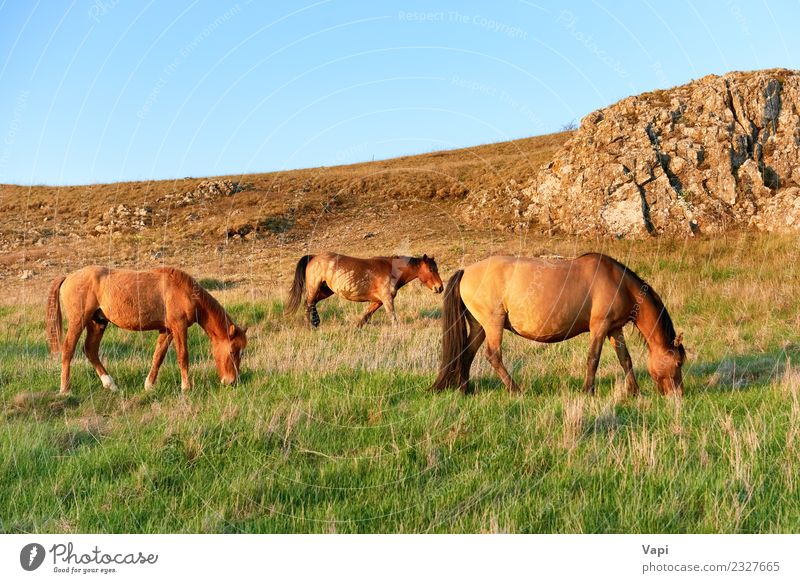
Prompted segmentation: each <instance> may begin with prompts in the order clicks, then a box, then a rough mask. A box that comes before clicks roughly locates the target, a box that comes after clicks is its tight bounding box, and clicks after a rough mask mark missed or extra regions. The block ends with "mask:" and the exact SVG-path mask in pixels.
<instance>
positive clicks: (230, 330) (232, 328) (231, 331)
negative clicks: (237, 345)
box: [228, 324, 236, 338]
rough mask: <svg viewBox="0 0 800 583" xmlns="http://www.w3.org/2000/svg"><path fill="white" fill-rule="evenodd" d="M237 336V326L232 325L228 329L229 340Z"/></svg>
mask: <svg viewBox="0 0 800 583" xmlns="http://www.w3.org/2000/svg"><path fill="white" fill-rule="evenodd" d="M235 335H236V325H235V324H231V325H230V326H229V327H228V338H233V337H234V336H235Z"/></svg>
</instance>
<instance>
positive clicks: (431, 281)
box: [417, 255, 444, 294]
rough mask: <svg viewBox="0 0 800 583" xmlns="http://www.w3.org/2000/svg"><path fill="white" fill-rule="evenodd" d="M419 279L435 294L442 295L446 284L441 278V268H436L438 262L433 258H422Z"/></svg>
mask: <svg viewBox="0 0 800 583" xmlns="http://www.w3.org/2000/svg"><path fill="white" fill-rule="evenodd" d="M417 277H419V280H420V281H421V282H422V284H423V285H425V286H426V287H427V288H428V289H430V290H432V291H433V292H434V293H437V294H440V293H442V290H443V289H444V284H443V283H442V278H441V277H440V276H439V268H438V267H437V266H436V261H435V260H434V258H433V257H428V256H427V255H423V256H422V259H421V260H420V264H419V272H418V274H417Z"/></svg>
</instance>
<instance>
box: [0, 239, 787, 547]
mask: <svg viewBox="0 0 800 583" xmlns="http://www.w3.org/2000/svg"><path fill="white" fill-rule="evenodd" d="M543 246H546V247H547V248H548V249H549V250H551V251H553V252H557V253H563V254H565V255H572V254H574V253H575V252H579V251H588V250H593V249H594V250H604V251H606V252H608V253H610V254H613V255H614V256H616V257H617V258H619V259H620V260H622V261H623V262H625V263H627V264H628V265H630V266H631V267H632V268H634V269H635V270H636V271H637V272H638V273H639V274H640V275H641V276H643V277H644V278H646V279H647V280H649V281H650V283H651V284H652V285H653V287H654V288H655V289H656V290H657V291H658V292H659V293H660V294H661V295H662V297H663V298H664V300H665V303H666V305H667V306H668V308H669V309H670V312H671V314H672V316H673V319H674V321H675V322H676V327H677V329H678V331H683V332H684V341H685V344H686V346H687V348H688V351H689V361H688V363H687V365H686V367H685V369H684V378H685V383H686V396H685V397H684V398H683V399H680V400H676V399H666V398H663V397H660V396H658V395H656V394H654V389H653V385H652V382H651V381H650V380H649V378H648V377H647V375H646V373H645V369H644V364H645V349H644V347H643V345H642V343H641V342H640V341H638V340H633V341H632V342H631V344H632V346H633V351H632V356H633V359H634V365H635V366H636V371H637V376H638V378H639V380H640V384H641V385H642V388H643V392H644V394H643V396H641V397H639V398H627V397H625V396H624V395H623V394H622V391H621V380H622V377H621V371H620V369H619V366H618V364H617V362H616V359H615V357H614V355H613V351H611V350H610V349H609V348H610V347H609V346H606V348H605V350H604V353H603V359H602V362H601V365H600V370H599V393H598V396H596V397H594V398H591V397H586V396H584V395H583V394H581V393H580V391H579V389H580V386H581V382H582V378H581V375H582V373H583V369H584V361H585V357H586V350H587V341H588V338H587V337H585V336H584V337H579V338H576V339H574V340H571V341H568V342H565V343H561V344H555V345H549V346H545V345H537V344H534V343H531V342H527V341H524V340H521V339H519V338H513V337H510V336H508V335H507V336H506V339H505V342H504V349H505V359H506V363H507V364H508V365H509V368H510V369H512V370H513V374H514V375H515V377H516V378H517V380H518V381H519V382H520V384H521V385H522V387H523V388H524V390H525V392H524V395H522V396H520V397H512V396H509V395H507V394H506V393H505V392H504V390H503V389H502V385H501V383H500V381H499V380H498V379H497V378H496V377H495V376H494V374H493V373H492V372H491V370H490V368H489V366H488V365H487V364H486V362H485V360H483V359H482V358H480V359H479V360H478V361H476V367H475V368H474V369H473V374H474V377H475V380H476V386H477V391H476V394H474V395H472V396H469V397H463V396H462V395H460V394H441V395H437V394H431V393H429V392H427V391H426V387H427V386H428V385H429V384H430V383H431V382H432V380H433V377H434V376H435V370H436V366H437V361H438V351H439V334H440V331H439V326H440V322H439V315H440V312H439V302H440V300H441V296H434V295H433V294H431V293H430V292H428V291H427V290H424V289H422V288H421V286H419V284H413V285H411V286H408V288H406V289H404V290H402V291H401V293H400V295H399V296H398V302H397V309H398V312H399V315H400V317H401V320H402V325H401V326H400V327H398V328H392V327H391V326H389V324H388V322H387V319H386V317H385V315H384V314H383V313H382V312H379V313H378V314H377V315H376V317H375V318H374V319H373V323H372V324H371V325H370V326H368V327H367V328H365V329H363V330H356V329H354V327H353V321H354V320H355V319H356V317H357V315H358V314H359V313H360V311H361V310H362V309H363V306H362V305H357V304H347V303H345V302H342V301H341V300H339V299H337V298H332V299H330V300H328V301H326V302H324V303H323V304H321V309H320V314H321V317H322V328H321V329H320V330H319V331H317V332H311V331H309V330H307V329H305V328H304V327H303V326H302V324H301V321H300V319H299V318H292V319H285V318H284V317H283V316H282V315H281V305H282V301H283V293H282V290H281V289H279V288H274V289H271V288H266V289H265V288H263V287H258V286H252V287H251V286H248V285H247V284H246V283H243V284H239V285H236V286H233V287H230V288H229V289H216V290H215V291H213V293H214V294H215V295H217V297H219V298H220V299H221V301H222V302H223V303H224V304H225V305H226V306H227V307H228V308H229V309H230V311H231V312H232V313H233V314H234V316H235V318H236V319H237V321H241V322H244V323H248V324H250V326H251V330H252V334H251V345H250V347H249V348H248V352H247V353H246V355H245V360H244V366H245V369H246V372H245V374H244V378H243V382H242V383H241V384H240V385H238V386H236V387H235V388H224V387H221V386H220V385H219V383H218V382H217V380H216V374H215V371H214V367H213V364H212V362H211V359H210V357H209V355H208V341H207V339H206V338H205V337H204V336H203V335H202V333H201V332H200V331H199V330H198V329H193V330H192V336H191V350H192V353H191V354H192V375H193V379H194V382H195V388H194V390H193V391H192V392H191V393H190V394H189V395H188V396H183V395H181V393H180V390H179V377H178V372H177V367H176V365H175V359H174V353H173V352H170V355H169V357H168V360H167V362H166V363H165V365H164V368H163V369H162V375H161V378H160V381H159V385H158V387H157V388H156V389H154V390H153V391H150V392H145V391H144V388H143V380H144V375H145V374H146V372H147V370H148V367H149V361H150V356H151V354H152V348H153V345H154V341H155V337H154V335H152V334H136V333H130V332H124V331H120V330H116V329H111V330H110V331H109V332H108V333H107V335H106V338H105V340H104V344H103V348H102V353H103V354H104V359H105V362H106V365H107V367H108V368H109V369H110V372H111V374H112V375H114V377H115V378H116V381H117V383H118V385H119V386H120V387H121V389H122V392H120V393H110V392H107V391H105V390H103V389H102V388H101V386H100V383H99V380H98V379H97V378H96V376H95V374H94V371H93V370H92V369H91V367H90V366H89V365H88V363H87V362H86V361H85V359H84V358H83V357H82V356H81V357H77V358H76V362H75V365H74V367H73V374H74V377H73V395H72V396H71V397H69V398H67V399H60V398H58V397H57V396H56V392H57V387H58V384H57V383H58V370H59V366H58V363H57V362H56V361H55V360H53V359H51V358H50V357H49V356H48V354H47V351H46V346H45V340H44V330H43V310H42V303H43V297H42V296H41V294H38V293H37V294H28V295H22V296H20V297H21V299H20V300H19V301H16V302H14V303H10V304H7V305H3V306H2V307H0V399H1V401H2V405H3V413H2V414H3V417H4V419H3V421H2V426H3V430H2V431H0V531H3V532H452V531H454V532H653V531H660V532H797V531H800V488H799V487H800V344H798V342H799V341H800V333H799V332H798V331H799V330H800V306H799V305H798V302H797V298H798V297H799V296H800V272H798V270H797V269H796V267H795V265H794V261H792V260H789V259H790V258H794V257H796V249H797V238H796V237H788V236H786V237H785V236H778V235H763V236H727V237H719V238H713V239H712V238H707V239H691V240H687V241H679V242H674V241H673V242H665V241H657V240H649V241H640V242H631V241H616V242H602V243H600V244H598V243H594V244H593V243H591V242H580V243H577V242H576V241H574V240H547V241H546V242H541V241H540V242H538V244H537V243H536V242H532V241H527V242H525V243H524V244H523V245H522V246H521V247H519V249H520V251H522V252H525V253H535V252H536V251H537V250H540V249H541V248H542V247H543ZM477 253H478V254H479V253H480V252H477ZM471 260H472V259H470V261H471ZM456 263H457V260H456V259H452V258H451V260H449V261H441V260H440V268H441V269H442V275H443V276H449V275H450V273H452V271H453V270H454V269H455V268H456ZM245 268H246V267H242V268H241V269H245ZM240 281H246V279H244V280H240ZM207 283H208V284H209V285H211V287H215V288H216V287H220V286H219V285H212V284H214V283H215V282H212V281H209V282H207ZM37 289H38V288H37ZM627 334H628V335H629V337H632V338H636V336H635V334H633V333H632V331H631V330H628V331H627ZM796 367H798V368H796Z"/></svg>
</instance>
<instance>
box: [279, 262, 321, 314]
mask: <svg viewBox="0 0 800 583" xmlns="http://www.w3.org/2000/svg"><path fill="white" fill-rule="evenodd" d="M313 258H314V256H313V255H304V256H303V257H301V258H300V261H298V262H297V267H296V268H295V270H294V281H293V282H292V288H291V289H290V290H289V301H288V302H287V303H286V306H285V307H284V311H285V312H286V313H288V314H292V313H294V312H295V311H297V308H298V307H300V302H301V301H302V300H303V294H304V293H305V291H306V267H308V263H309V262H310V261H311V260H312V259H313Z"/></svg>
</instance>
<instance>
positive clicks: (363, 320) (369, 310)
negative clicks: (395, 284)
mask: <svg viewBox="0 0 800 583" xmlns="http://www.w3.org/2000/svg"><path fill="white" fill-rule="evenodd" d="M382 305H383V302H380V301H374V302H371V303H370V304H369V307H368V308H367V310H366V311H365V312H364V315H363V316H361V319H360V320H359V321H358V324H357V326H358V327H359V328H361V327H362V326H365V325H366V323H367V322H369V319H370V318H372V314H374V313H375V312H377V311H378V309H379V308H380V307H381V306H382Z"/></svg>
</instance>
